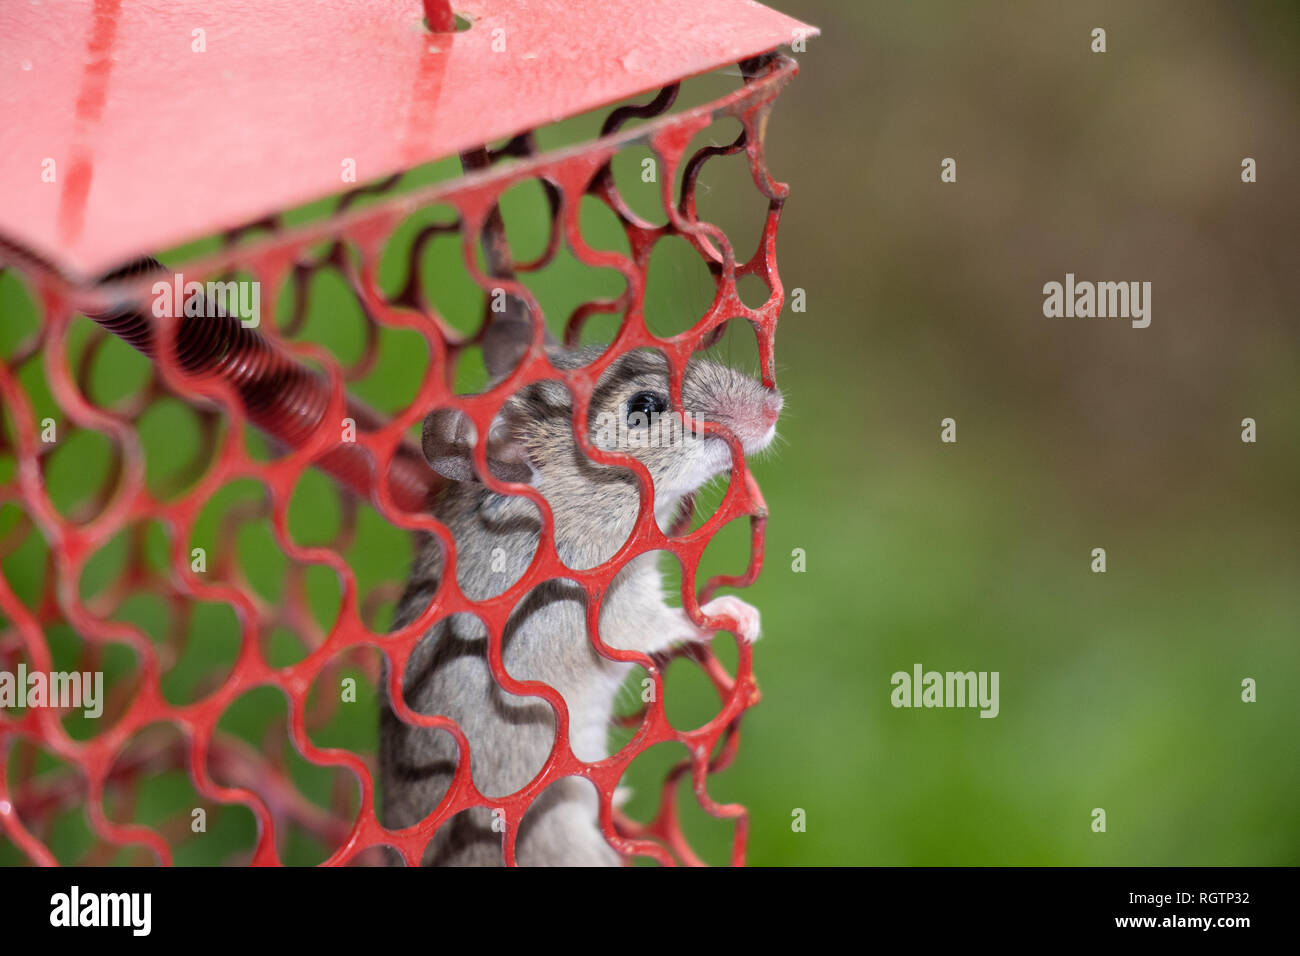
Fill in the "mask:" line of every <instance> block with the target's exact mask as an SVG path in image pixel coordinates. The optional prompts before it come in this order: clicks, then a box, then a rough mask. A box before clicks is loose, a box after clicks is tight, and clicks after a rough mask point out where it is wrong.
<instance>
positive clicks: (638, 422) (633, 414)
mask: <svg viewBox="0 0 1300 956" xmlns="http://www.w3.org/2000/svg"><path fill="white" fill-rule="evenodd" d="M667 407H668V397H667V396H666V395H661V394H659V393H658V392H637V393H636V394H635V395H633V396H632V397H631V398H629V399H628V400H627V424H628V427H629V428H641V427H644V426H646V425H649V424H650V416H651V415H658V414H660V413H661V412H663V411H664V409H666V408H667Z"/></svg>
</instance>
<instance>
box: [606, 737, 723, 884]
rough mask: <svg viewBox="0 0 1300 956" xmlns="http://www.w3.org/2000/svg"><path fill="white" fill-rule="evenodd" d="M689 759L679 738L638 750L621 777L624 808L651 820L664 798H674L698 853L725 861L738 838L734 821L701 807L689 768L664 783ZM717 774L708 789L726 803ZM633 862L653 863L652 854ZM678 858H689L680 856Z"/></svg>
mask: <svg viewBox="0 0 1300 956" xmlns="http://www.w3.org/2000/svg"><path fill="white" fill-rule="evenodd" d="M687 759H688V758H687V751H686V748H685V747H684V746H683V745H682V744H680V743H677V742H676V741H664V742H663V743H659V744H655V745H654V746H653V747H648V748H646V749H645V750H643V751H642V752H641V753H639V754H638V755H637V756H636V759H635V760H633V761H632V763H631V764H630V765H629V766H628V768H627V771H626V772H625V773H624V774H623V776H622V778H621V779H620V780H619V784H618V787H619V791H622V793H623V794H625V795H626V797H627V799H626V802H625V803H624V805H623V808H622V809H623V812H624V813H625V814H626V815H627V816H628V817H630V818H631V819H633V820H635V821H637V822H640V823H649V822H650V821H651V820H652V819H654V817H655V816H656V814H657V813H658V812H659V808H660V800H661V798H662V799H667V800H672V801H673V802H674V805H675V807H676V809H677V814H678V821H679V823H680V826H681V832H682V835H683V836H684V837H685V838H686V841H687V844H688V845H689V847H690V848H691V850H692V851H693V853H694V854H695V856H696V857H697V858H698V859H699V860H700V861H702V862H704V863H707V864H711V865H714V866H717V865H722V864H725V863H726V862H727V860H728V858H729V856H730V853H731V846H732V842H733V841H734V839H735V825H734V823H733V822H732V821H730V820H723V819H717V818H715V817H713V816H710V815H709V814H708V813H706V812H705V811H704V810H703V808H701V807H700V805H699V802H698V801H697V800H696V799H695V794H694V792H693V791H692V790H691V774H690V770H689V769H687V770H685V771H684V772H682V773H681V775H680V776H679V777H678V778H677V779H676V781H675V782H674V783H673V784H672V785H671V786H670V787H668V788H667V789H666V790H665V786H664V783H665V781H666V780H668V778H669V775H670V773H671V772H672V771H673V769H674V768H675V767H676V766H677V765H678V764H681V763H683V762H685V761H686V760H687ZM718 776H719V775H717V774H710V775H709V776H708V792H709V795H710V797H711V798H712V799H713V800H715V801H716V802H719V803H724V802H727V801H725V800H723V799H721V798H720V797H719V795H718ZM649 839H653V838H652V837H650V838H649ZM656 842H657V841H656ZM661 845H662V844H661ZM664 849H665V850H668V847H667V846H664ZM668 852H669V855H670V856H672V855H673V853H672V851H671V850H669V851H668ZM634 862H635V863H637V864H646V863H650V864H652V863H653V861H652V860H650V859H649V858H643V857H636V858H635V859H634ZM678 862H679V863H681V862H687V861H684V860H680V859H679V860H678Z"/></svg>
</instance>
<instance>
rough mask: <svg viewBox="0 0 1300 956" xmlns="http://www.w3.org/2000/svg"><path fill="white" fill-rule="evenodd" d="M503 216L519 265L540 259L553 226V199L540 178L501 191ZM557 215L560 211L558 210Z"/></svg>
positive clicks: (516, 261)
mask: <svg viewBox="0 0 1300 956" xmlns="http://www.w3.org/2000/svg"><path fill="white" fill-rule="evenodd" d="M499 207H500V210H501V218H502V221H503V222H504V223H505V233H506V243H507V245H508V246H509V248H510V257H511V259H512V260H513V264H514V266H515V268H518V267H519V266H520V265H521V264H524V263H530V262H533V261H535V260H537V259H540V258H541V256H542V255H543V253H545V252H546V249H547V246H548V244H549V242H550V236H551V231H552V228H553V222H552V216H551V206H550V200H549V199H548V197H547V192H546V187H545V186H544V185H543V182H542V180H540V179H525V180H523V181H521V182H517V183H515V184H514V185H513V186H511V187H510V188H509V189H507V190H506V191H505V192H504V193H502V195H501V199H500V202H499ZM555 215H556V217H557V218H558V216H559V215H560V212H559V210H558V209H557V210H556V214H555Z"/></svg>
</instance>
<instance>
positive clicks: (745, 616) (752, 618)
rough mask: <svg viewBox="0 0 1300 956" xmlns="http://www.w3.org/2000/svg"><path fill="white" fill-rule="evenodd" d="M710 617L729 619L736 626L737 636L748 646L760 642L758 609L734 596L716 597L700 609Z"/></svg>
mask: <svg viewBox="0 0 1300 956" xmlns="http://www.w3.org/2000/svg"><path fill="white" fill-rule="evenodd" d="M700 612H701V613H702V614H706V615H708V616H709V617H729V618H731V619H732V620H733V621H734V622H735V624H736V635H737V636H738V637H739V638H740V639H741V640H742V641H745V642H746V643H747V644H753V643H754V642H755V641H756V640H758V635H759V628H760V623H761V619H760V616H759V613H758V608H756V607H754V605H752V604H747V603H745V602H744V601H742V600H741V599H740V598H738V597H736V596H735V595H733V594H725V595H723V596H722V597H716V598H714V599H713V600H712V601H710V602H709V603H708V604H705V605H704V606H703V607H701V608H700Z"/></svg>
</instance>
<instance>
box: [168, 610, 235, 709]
mask: <svg viewBox="0 0 1300 956" xmlns="http://www.w3.org/2000/svg"><path fill="white" fill-rule="evenodd" d="M181 634H182V637H181V640H182V643H181V645H180V647H178V648H176V649H175V650H174V663H173V664H172V666H171V667H170V668H169V669H168V670H166V671H165V672H164V673H163V675H162V681H161V687H162V693H163V697H164V698H166V700H167V702H168V703H169V704H171V705H172V706H175V707H186V706H188V705H190V704H194V703H197V702H198V701H200V700H203V699H204V698H206V697H208V696H209V695H211V694H212V693H214V692H216V691H217V690H218V689H219V688H220V687H221V686H222V684H224V683H225V682H226V681H227V680H228V679H229V678H230V675H231V674H232V673H233V672H234V669H235V664H236V663H237V661H238V658H239V650H240V647H241V646H242V637H241V634H240V630H239V619H238V617H236V615H235V611H234V608H232V607H231V606H230V605H229V604H216V603H212V602H206V601H199V600H192V601H190V602H189V604H188V606H187V608H186V615H185V620H184V627H183V629H182V631H181Z"/></svg>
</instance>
